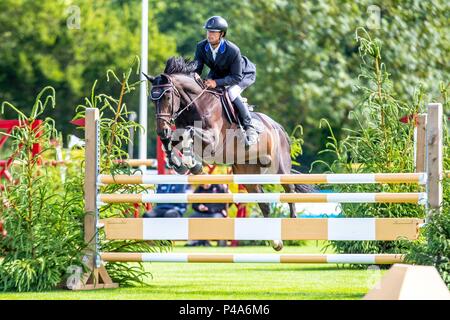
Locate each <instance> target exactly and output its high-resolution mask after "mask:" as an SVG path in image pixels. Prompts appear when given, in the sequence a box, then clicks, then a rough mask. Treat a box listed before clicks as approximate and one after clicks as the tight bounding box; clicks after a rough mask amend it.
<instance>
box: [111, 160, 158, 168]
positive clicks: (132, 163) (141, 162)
mask: <svg viewBox="0 0 450 320" xmlns="http://www.w3.org/2000/svg"><path fill="white" fill-rule="evenodd" d="M114 162H115V163H125V164H127V165H129V166H130V167H139V166H146V167H156V166H157V165H158V160H156V159H116V160H115V161H114Z"/></svg>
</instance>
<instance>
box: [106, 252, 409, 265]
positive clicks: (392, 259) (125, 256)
mask: <svg viewBox="0 0 450 320" xmlns="http://www.w3.org/2000/svg"><path fill="white" fill-rule="evenodd" d="M101 258H102V260H104V261H111V262H112V261H116V262H203V263H352V264H394V263H401V262H403V259H404V255H402V254H275V253H273V254H272V253H238V254H227V253H225V254H223V253H140V252H136V253H133V252H103V253H101Z"/></svg>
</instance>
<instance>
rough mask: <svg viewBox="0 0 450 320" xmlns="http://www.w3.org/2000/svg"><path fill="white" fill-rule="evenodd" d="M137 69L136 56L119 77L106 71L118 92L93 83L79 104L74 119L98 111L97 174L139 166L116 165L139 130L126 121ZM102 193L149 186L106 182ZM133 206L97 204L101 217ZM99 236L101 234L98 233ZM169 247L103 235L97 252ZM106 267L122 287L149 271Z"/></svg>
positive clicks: (139, 190)
mask: <svg viewBox="0 0 450 320" xmlns="http://www.w3.org/2000/svg"><path fill="white" fill-rule="evenodd" d="M138 72H139V63H138V59H135V60H134V61H133V62H132V63H131V64H130V66H129V67H128V68H127V69H126V71H125V72H123V73H122V74H121V76H118V75H117V74H116V72H115V71H114V70H108V72H107V81H108V82H111V83H112V84H110V85H111V86H112V85H113V84H116V85H118V86H119V90H118V93H117V94H114V95H107V94H104V93H99V94H97V93H96V92H95V91H96V90H95V88H96V84H97V83H94V85H93V87H92V90H91V95H90V97H89V98H85V103H84V104H83V105H78V107H77V114H76V116H75V119H79V118H84V117H85V114H86V108H98V109H99V114H100V121H99V130H100V141H99V148H100V150H99V151H100V153H99V154H100V159H99V161H100V162H99V163H100V173H101V174H113V175H116V174H127V175H130V174H135V173H136V172H139V171H140V169H134V168H132V167H130V166H128V165H124V164H118V163H116V162H115V160H117V159H126V158H128V154H127V152H126V151H124V149H125V148H124V145H126V144H127V143H128V142H129V140H130V135H129V132H130V128H134V129H138V130H140V129H141V127H140V126H139V124H137V123H136V122H134V121H130V120H129V117H128V115H129V111H128V106H127V103H128V95H130V94H131V93H132V92H133V91H134V90H135V89H136V88H137V87H138V85H139V83H140V82H139V81H138V82H134V83H129V81H130V79H131V78H132V77H133V75H136V74H137V73H138ZM101 192H102V193H122V194H125V193H146V192H148V189H146V187H145V186H142V185H105V186H102V188H101ZM132 211H133V206H132V205H131V204H129V203H123V204H114V205H106V206H102V207H100V210H99V214H100V218H111V217H122V218H123V217H130V212H132ZM101 236H102V234H101ZM170 248H171V242H170V241H153V242H150V241H107V240H105V239H104V237H103V236H102V238H101V242H100V248H99V249H100V251H103V252H162V251H167V250H169V249H170ZM106 268H107V270H108V272H109V274H110V276H111V278H112V279H113V281H115V282H117V283H119V284H120V285H121V286H127V285H136V284H144V280H145V277H146V276H147V275H148V272H146V271H145V269H144V265H143V264H142V263H137V264H134V265H130V264H127V263H120V262H115V263H108V264H107V265H106Z"/></svg>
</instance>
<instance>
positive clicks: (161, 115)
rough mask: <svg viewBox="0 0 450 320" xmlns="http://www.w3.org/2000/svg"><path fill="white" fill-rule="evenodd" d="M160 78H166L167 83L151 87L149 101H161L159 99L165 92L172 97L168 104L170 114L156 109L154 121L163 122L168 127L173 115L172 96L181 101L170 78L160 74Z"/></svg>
mask: <svg viewBox="0 0 450 320" xmlns="http://www.w3.org/2000/svg"><path fill="white" fill-rule="evenodd" d="M161 75H162V76H164V77H166V78H167V80H168V83H165V84H156V85H152V90H151V92H150V99H152V100H153V101H158V100H161V98H162V97H163V96H164V94H165V93H166V92H170V94H171V96H172V103H171V104H170V112H160V111H159V108H157V109H156V119H161V120H163V121H164V122H166V123H167V124H168V125H169V126H170V125H172V121H173V120H174V119H173V115H174V111H173V101H174V94H175V95H176V96H177V97H178V98H180V99H181V94H180V92H179V91H178V89H177V88H176V87H175V86H174V84H173V82H172V78H170V76H169V75H167V74H165V73H162V74H161ZM156 105H158V104H156Z"/></svg>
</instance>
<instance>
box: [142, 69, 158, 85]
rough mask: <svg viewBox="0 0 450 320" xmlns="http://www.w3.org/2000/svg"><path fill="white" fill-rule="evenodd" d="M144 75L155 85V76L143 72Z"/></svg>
mask: <svg viewBox="0 0 450 320" xmlns="http://www.w3.org/2000/svg"><path fill="white" fill-rule="evenodd" d="M142 74H143V75H144V77H146V78H147V80H148V81H150V82H151V83H153V81H154V80H155V77H153V76H149V75H146V74H145V73H144V72H142Z"/></svg>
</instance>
